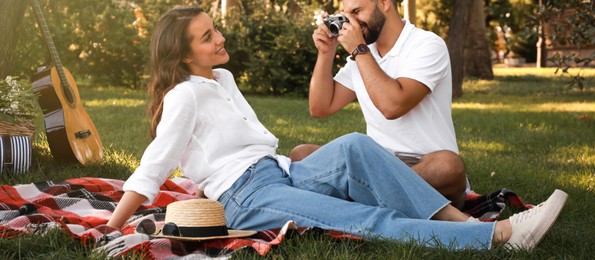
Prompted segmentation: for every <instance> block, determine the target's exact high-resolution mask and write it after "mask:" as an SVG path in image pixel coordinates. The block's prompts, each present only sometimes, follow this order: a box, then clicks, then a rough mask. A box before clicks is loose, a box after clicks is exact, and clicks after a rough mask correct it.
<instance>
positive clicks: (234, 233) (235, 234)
mask: <svg viewBox="0 0 595 260" xmlns="http://www.w3.org/2000/svg"><path fill="white" fill-rule="evenodd" d="M161 228H163V226H162V225H161V226H158V227H157V230H156V231H155V233H154V234H145V233H139V232H137V231H136V230H135V231H134V233H137V234H145V235H149V236H152V237H159V238H170V239H176V240H182V241H204V240H212V239H225V238H240V237H249V236H252V235H254V234H256V231H253V230H234V229H228V230H227V233H228V235H226V236H209V237H182V236H166V235H163V234H162V233H161Z"/></svg>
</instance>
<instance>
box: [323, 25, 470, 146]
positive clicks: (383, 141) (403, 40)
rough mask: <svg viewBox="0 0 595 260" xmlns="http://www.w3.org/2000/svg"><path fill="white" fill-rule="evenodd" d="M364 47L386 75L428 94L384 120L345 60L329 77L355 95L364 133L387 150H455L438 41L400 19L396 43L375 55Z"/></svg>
mask: <svg viewBox="0 0 595 260" xmlns="http://www.w3.org/2000/svg"><path fill="white" fill-rule="evenodd" d="M369 47H370V52H371V53H372V55H373V56H374V58H375V59H376V62H378V64H379V65H380V67H381V68H382V70H383V71H384V72H385V73H386V74H387V75H388V76H389V77H391V78H393V79H397V78H401V77H403V78H411V79H414V80H417V81H419V82H421V83H423V84H424V85H426V87H428V89H430V91H431V92H430V93H429V94H428V95H427V96H426V97H425V98H424V99H423V100H422V101H421V103H419V104H418V105H417V106H416V107H415V108H413V109H412V110H411V111H409V112H408V113H406V114H405V115H403V116H401V117H400V118H398V119H394V120H388V119H386V118H385V117H384V116H383V115H382V113H381V112H380V111H379V110H378V109H377V108H376V106H374V103H372V100H371V99H370V97H369V96H368V92H367V91H366V87H365V85H364V82H363V80H362V77H361V75H360V73H359V70H358V68H357V64H356V63H355V61H352V60H351V59H349V58H348V59H347V64H346V65H345V66H344V67H343V68H342V69H341V70H340V71H339V72H338V73H337V75H336V76H335V78H334V80H335V81H337V82H339V83H341V84H342V85H344V86H346V87H347V88H349V89H351V90H353V91H354V92H355V93H356V95H357V99H358V101H359V103H360V105H361V108H362V111H363V114H364V118H365V120H366V125H367V134H368V135H369V136H370V137H372V138H373V139H374V140H376V142H378V143H379V144H380V145H382V146H383V147H385V148H386V149H388V150H389V151H391V152H404V153H416V154H427V153H430V152H433V151H437V150H450V151H453V152H455V153H457V154H458V152H459V149H458V147H457V143H456V136H455V130H454V126H453V123H452V117H451V106H452V76H451V68H450V58H449V56H448V49H447V48H446V44H445V43H444V41H443V40H442V39H441V38H440V37H438V36H437V35H436V34H434V33H432V32H428V31H424V30H421V29H419V28H416V27H415V26H413V25H412V24H411V23H409V22H407V21H406V24H405V27H404V29H403V31H402V32H401V35H400V36H399V38H398V40H397V42H396V43H395V45H394V46H393V48H392V49H391V50H390V51H389V52H388V53H387V54H386V55H385V56H384V57H380V55H379V54H378V50H377V48H376V44H375V43H374V44H371V45H369Z"/></svg>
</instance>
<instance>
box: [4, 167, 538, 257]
mask: <svg viewBox="0 0 595 260" xmlns="http://www.w3.org/2000/svg"><path fill="white" fill-rule="evenodd" d="M123 184H124V181H121V180H114V179H105V178H75V179H68V180H66V181H61V182H53V181H47V182H38V183H31V184H22V185H15V186H9V185H2V186H0V187H1V188H0V238H11V237H14V236H16V235H18V234H40V235H43V232H44V231H45V230H47V229H48V228H61V229H63V230H64V231H66V232H67V233H69V234H70V235H71V236H72V237H73V238H74V239H77V240H79V241H80V242H81V243H83V244H84V245H87V246H91V247H93V248H94V250H101V251H103V252H106V253H107V254H108V255H109V256H110V257H118V256H123V255H128V254H130V253H134V254H135V255H139V254H140V255H142V256H143V257H145V258H149V259H163V258H171V257H177V256H185V257H194V256H197V257H204V256H209V257H218V256H223V257H226V256H227V257H229V256H231V254H232V253H233V252H234V251H235V250H238V249H241V248H246V247H249V248H253V249H254V250H255V252H257V253H258V254H260V255H266V254H267V253H268V252H269V251H270V250H271V248H272V247H273V246H276V245H279V244H281V243H282V242H283V240H284V239H285V238H286V237H287V236H292V235H296V234H297V235H299V234H303V233H305V232H310V231H312V230H316V232H323V233H324V234H327V235H329V236H330V237H332V238H336V239H360V238H358V237H355V236H352V235H349V234H345V233H341V232H337V231H331V230H320V229H317V228H316V227H298V226H297V224H296V223H294V222H293V221H288V222H287V223H286V224H285V225H284V226H283V227H279V228H275V229H270V230H263V231H259V232H258V233H257V234H256V235H254V236H251V237H249V238H230V239H216V240H210V241H204V242H192V243H188V242H180V241H178V240H172V239H167V238H154V237H149V236H148V235H145V234H136V233H135V232H134V230H135V228H136V226H137V225H138V224H139V223H140V222H141V221H142V220H144V219H151V220H153V221H156V222H159V221H164V218H165V209H166V206H167V205H168V204H169V203H171V202H174V201H178V200H186V199H191V198H194V197H195V194H196V192H197V190H198V187H197V185H196V184H195V183H193V182H192V181H191V180H189V179H186V178H174V179H169V180H167V181H166V182H165V183H164V184H163V185H162V186H161V190H160V192H159V194H158V195H157V197H156V199H155V200H154V202H153V203H152V204H150V205H142V206H141V207H140V208H139V209H138V210H137V211H136V212H135V213H134V214H133V216H132V217H131V218H130V219H129V220H128V221H127V223H126V224H125V225H124V227H123V228H122V229H114V228H110V227H108V226H106V225H105V224H106V223H107V221H108V220H109V218H110V217H111V215H112V212H113V210H114V209H115V207H116V204H117V202H118V201H119V200H120V198H121V197H122V195H123V193H124V192H123V191H122V185H123ZM507 204H508V205H511V206H512V207H513V208H517V209H521V210H522V209H525V208H528V206H527V205H525V204H524V203H522V201H521V200H520V199H519V198H518V196H516V195H515V194H514V193H513V192H511V191H509V190H505V189H503V190H500V191H497V192H494V193H491V194H488V195H484V196H480V195H478V194H475V193H470V196H468V201H467V205H466V206H467V207H466V211H467V212H469V213H470V214H471V215H473V216H475V217H477V218H480V219H482V220H484V221H493V220H494V219H495V218H497V217H498V216H499V215H500V214H501V212H502V210H503V209H504V207H506V205H507Z"/></svg>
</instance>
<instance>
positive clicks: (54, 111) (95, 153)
mask: <svg viewBox="0 0 595 260" xmlns="http://www.w3.org/2000/svg"><path fill="white" fill-rule="evenodd" d="M62 70H63V74H64V77H65V78H66V81H67V82H68V84H69V88H68V89H67V90H68V91H69V92H70V93H64V90H65V88H63V86H62V83H61V82H62V81H61V80H60V77H59V76H58V71H57V69H56V67H51V68H45V69H43V70H41V71H39V72H38V73H37V74H35V75H34V76H33V78H32V82H33V90H34V91H35V92H36V93H37V94H38V95H39V99H38V100H39V105H40V106H41V108H42V110H43V115H44V123H45V132H46V135H47V139H48V143H49V145H50V150H51V152H52V156H53V157H54V159H56V160H57V161H61V162H76V161H79V162H80V163H81V164H83V165H85V164H87V163H96V162H99V161H101V159H102V157H103V146H102V144H101V139H100V138H99V133H98V132H97V129H96V128H95V125H94V124H93V122H92V121H91V119H90V117H89V115H88V114H87V112H86V111H85V109H84V107H83V104H82V103H81V100H80V97H79V92H78V88H77V87H76V83H75V81H74V78H73V77H72V75H71V74H70V72H69V71H68V70H67V69H66V68H64V67H62Z"/></svg>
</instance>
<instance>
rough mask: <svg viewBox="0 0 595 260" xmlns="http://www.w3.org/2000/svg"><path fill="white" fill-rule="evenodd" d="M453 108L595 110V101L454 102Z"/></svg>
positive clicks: (555, 110)
mask: <svg viewBox="0 0 595 260" xmlns="http://www.w3.org/2000/svg"><path fill="white" fill-rule="evenodd" d="M452 108H453V109H472V110H507V111H511V112H595V102H548V103H539V104H528V103H511V104H507V105H505V104H501V103H498V104H490V103H477V102H454V103H453V104H452Z"/></svg>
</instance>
